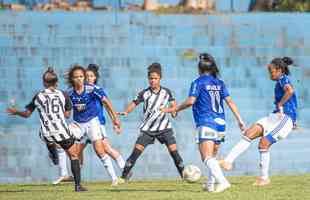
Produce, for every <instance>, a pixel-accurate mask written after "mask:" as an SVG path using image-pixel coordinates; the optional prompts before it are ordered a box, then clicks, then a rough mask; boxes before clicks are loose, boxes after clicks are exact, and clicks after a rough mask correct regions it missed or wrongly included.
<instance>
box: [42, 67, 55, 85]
mask: <svg viewBox="0 0 310 200" xmlns="http://www.w3.org/2000/svg"><path fill="white" fill-rule="evenodd" d="M42 80H43V82H44V85H45V86H46V87H50V86H55V85H56V83H57V82H58V77H57V74H56V73H55V71H54V69H53V68H52V67H48V68H47V70H46V71H45V72H44V74H43V76H42Z"/></svg>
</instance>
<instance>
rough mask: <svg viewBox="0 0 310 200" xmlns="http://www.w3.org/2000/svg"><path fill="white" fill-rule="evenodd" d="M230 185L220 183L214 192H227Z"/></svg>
mask: <svg viewBox="0 0 310 200" xmlns="http://www.w3.org/2000/svg"><path fill="white" fill-rule="evenodd" d="M230 186H231V185H230V183H228V182H227V183H219V184H218V185H217V186H216V188H215V190H214V193H220V192H224V191H225V190H227V189H228V188H230Z"/></svg>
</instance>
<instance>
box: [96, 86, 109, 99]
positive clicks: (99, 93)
mask: <svg viewBox="0 0 310 200" xmlns="http://www.w3.org/2000/svg"><path fill="white" fill-rule="evenodd" d="M93 92H94V94H95V95H96V97H98V98H99V99H102V98H103V97H107V94H106V93H105V91H104V90H103V88H101V87H98V86H94V90H93Z"/></svg>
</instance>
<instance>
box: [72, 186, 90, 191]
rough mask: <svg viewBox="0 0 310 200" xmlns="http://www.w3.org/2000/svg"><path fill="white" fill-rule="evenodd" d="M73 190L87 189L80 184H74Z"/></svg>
mask: <svg viewBox="0 0 310 200" xmlns="http://www.w3.org/2000/svg"><path fill="white" fill-rule="evenodd" d="M74 190H75V191H76V192H85V191H87V189H86V188H85V187H83V186H81V185H75V187H74Z"/></svg>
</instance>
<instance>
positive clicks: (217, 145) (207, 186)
mask: <svg viewBox="0 0 310 200" xmlns="http://www.w3.org/2000/svg"><path fill="white" fill-rule="evenodd" d="M219 148H220V143H215V144H214V149H213V157H216V155H217V153H218V150H219ZM215 184H216V181H215V177H214V176H213V174H212V173H211V170H208V179H207V182H206V183H205V185H204V188H205V189H206V190H207V191H208V192H214V190H215Z"/></svg>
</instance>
